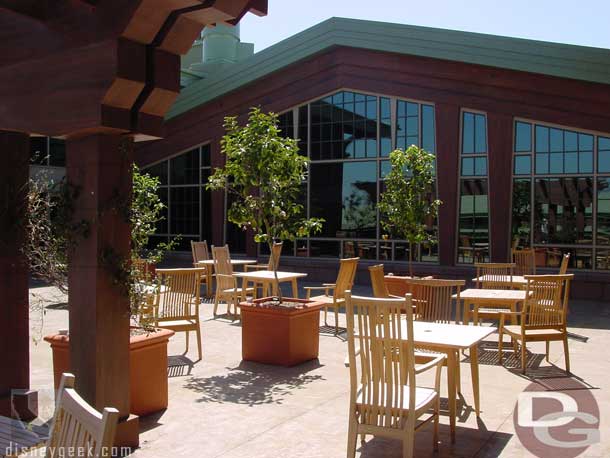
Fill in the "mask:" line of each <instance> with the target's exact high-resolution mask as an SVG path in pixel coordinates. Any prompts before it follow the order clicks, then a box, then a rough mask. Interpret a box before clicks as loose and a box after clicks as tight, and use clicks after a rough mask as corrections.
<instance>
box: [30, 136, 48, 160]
mask: <svg viewBox="0 0 610 458" xmlns="http://www.w3.org/2000/svg"><path fill="white" fill-rule="evenodd" d="M47 141H48V138H47V137H30V164H36V165H47V161H48V157H47V156H48V154H49V153H48V151H47Z"/></svg>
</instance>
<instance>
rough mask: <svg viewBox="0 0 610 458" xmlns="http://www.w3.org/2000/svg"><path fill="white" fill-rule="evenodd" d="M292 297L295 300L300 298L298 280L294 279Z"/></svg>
mask: <svg viewBox="0 0 610 458" xmlns="http://www.w3.org/2000/svg"><path fill="white" fill-rule="evenodd" d="M292 297H294V298H295V299H298V298H299V286H298V285H297V279H296V278H293V279H292Z"/></svg>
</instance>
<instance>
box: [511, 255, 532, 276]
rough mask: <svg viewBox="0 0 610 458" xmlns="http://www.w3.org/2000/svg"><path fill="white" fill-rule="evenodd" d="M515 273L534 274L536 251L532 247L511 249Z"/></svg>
mask: <svg viewBox="0 0 610 458" xmlns="http://www.w3.org/2000/svg"><path fill="white" fill-rule="evenodd" d="M512 257H513V263H514V264H515V269H514V274H515V275H536V251H535V250H534V249H533V248H526V249H523V250H512Z"/></svg>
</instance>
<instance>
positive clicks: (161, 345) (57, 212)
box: [26, 166, 174, 415]
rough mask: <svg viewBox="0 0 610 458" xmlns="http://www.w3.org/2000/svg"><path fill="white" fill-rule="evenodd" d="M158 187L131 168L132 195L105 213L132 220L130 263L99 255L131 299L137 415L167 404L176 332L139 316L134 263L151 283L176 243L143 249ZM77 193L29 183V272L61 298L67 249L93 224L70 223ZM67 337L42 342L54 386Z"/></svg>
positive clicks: (63, 185) (142, 296)
mask: <svg viewBox="0 0 610 458" xmlns="http://www.w3.org/2000/svg"><path fill="white" fill-rule="evenodd" d="M158 186H159V181H158V179H157V178H153V177H150V176H148V175H146V174H141V173H140V171H139V170H138V168H137V167H135V166H134V169H133V192H132V195H131V196H125V197H124V198H122V197H121V196H115V197H114V198H113V199H111V200H112V201H111V202H109V203H108V211H121V212H123V213H124V214H125V217H126V218H129V220H130V222H131V227H132V234H131V236H132V247H131V248H132V249H131V256H130V258H131V259H122V258H120V257H117V256H115V255H113V254H112V253H111V252H108V251H106V252H104V253H103V256H104V262H105V264H106V266H107V269H109V272H110V273H111V276H112V278H113V281H115V282H116V283H118V284H119V285H120V287H121V288H124V290H125V294H126V295H129V297H130V310H126V311H125V313H126V314H129V315H130V316H131V318H132V322H133V326H132V333H131V337H130V344H129V347H130V348H129V349H130V373H129V377H130V382H131V383H130V403H131V405H130V412H131V413H133V414H136V415H146V414H149V413H152V412H155V411H158V410H162V409H164V408H166V407H167V405H168V385H167V343H168V339H169V338H170V337H171V336H172V335H173V334H174V332H173V331H170V330H166V329H155V328H154V327H153V326H152V322H151V321H149V319H148V318H149V316H150V315H147V314H145V313H141V312H142V307H145V306H146V303H147V297H148V296H147V294H148V292H147V291H146V290H145V289H144V288H142V286H141V284H139V283H138V280H141V279H142V264H141V263H140V264H138V263H136V262H134V261H136V260H138V261H141V260H142V258H143V263H144V266H145V267H144V276H145V277H148V279H151V277H152V275H153V273H154V265H155V263H156V262H158V261H159V260H160V258H161V257H162V256H163V254H164V252H165V251H166V250H168V249H171V247H172V246H173V243H174V242H171V243H169V244H162V245H159V246H157V247H156V248H155V249H152V250H148V249H147V245H148V241H149V235H150V234H151V233H154V229H155V223H156V222H157V221H159V220H160V218H161V216H160V214H161V211H162V210H163V208H164V205H163V203H162V202H161V201H160V199H159V197H158V195H157V193H156V191H157V188H158ZM78 193H79V190H78V189H76V188H74V187H73V186H71V185H70V184H69V183H68V182H67V181H65V180H63V181H61V182H58V183H49V182H48V181H46V180H40V181H32V182H31V183H30V188H29V194H28V220H27V226H28V234H29V236H28V243H27V246H26V256H27V258H28V260H29V264H30V269H31V272H32V274H33V275H34V276H35V277H37V278H39V279H41V280H43V281H45V282H46V283H48V284H50V285H53V286H55V287H57V288H58V289H59V290H60V291H61V292H63V293H65V294H69V290H68V281H67V276H68V258H69V253H70V251H71V247H72V246H73V244H74V242H75V240H76V239H77V238H78V237H87V236H88V231H89V228H90V226H91V224H95V221H86V220H82V221H75V220H74V214H73V210H74V200H75V199H76V197H77V196H78ZM69 338H70V337H69V332H68V331H67V330H65V331H60V332H59V333H57V334H53V335H49V336H46V337H45V338H44V339H45V340H46V341H47V342H49V344H50V345H51V348H52V350H53V372H54V379H55V380H54V381H55V388H57V387H58V384H59V381H60V379H61V374H62V373H64V372H69V371H70V352H69Z"/></svg>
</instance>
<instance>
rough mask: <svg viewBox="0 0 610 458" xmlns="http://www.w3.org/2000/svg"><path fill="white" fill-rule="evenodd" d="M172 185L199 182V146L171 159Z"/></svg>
mask: <svg viewBox="0 0 610 458" xmlns="http://www.w3.org/2000/svg"><path fill="white" fill-rule="evenodd" d="M169 167H170V174H171V181H170V183H171V184H172V185H176V184H197V183H198V182H199V148H195V149H193V150H191V151H189V152H187V153H184V154H181V155H180V156H176V157H174V158H172V159H170V164H169Z"/></svg>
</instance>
